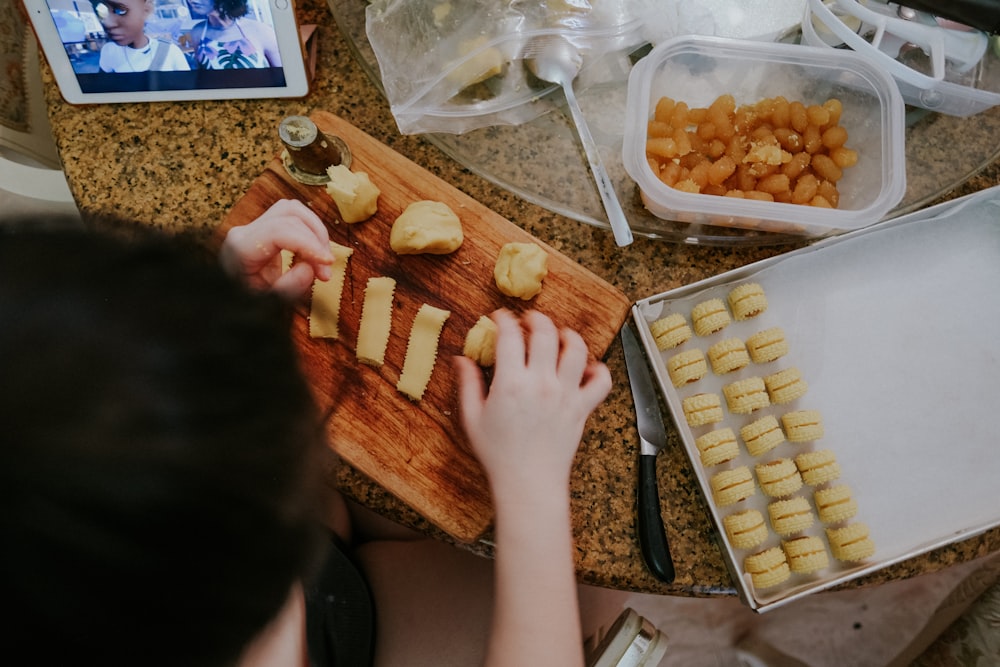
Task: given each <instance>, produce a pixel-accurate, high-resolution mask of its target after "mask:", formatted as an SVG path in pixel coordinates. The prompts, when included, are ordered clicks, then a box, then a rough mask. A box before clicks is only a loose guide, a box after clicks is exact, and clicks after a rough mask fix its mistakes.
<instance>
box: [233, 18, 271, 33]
mask: <svg viewBox="0 0 1000 667" xmlns="http://www.w3.org/2000/svg"><path fill="white" fill-rule="evenodd" d="M239 22H240V28H242V29H243V31H244V32H253V33H255V34H257V35H268V36H269V37H274V28H272V27H271V26H270V25H268V24H267V23H264V22H263V21H258V20H257V19H248V18H246V17H243V18H241V19H239Z"/></svg>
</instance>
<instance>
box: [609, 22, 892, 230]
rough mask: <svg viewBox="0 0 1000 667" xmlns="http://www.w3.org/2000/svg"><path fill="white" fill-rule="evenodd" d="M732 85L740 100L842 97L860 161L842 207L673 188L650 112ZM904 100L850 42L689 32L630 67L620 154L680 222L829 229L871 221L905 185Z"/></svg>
mask: <svg viewBox="0 0 1000 667" xmlns="http://www.w3.org/2000/svg"><path fill="white" fill-rule="evenodd" d="M722 94H730V95H732V96H733V97H734V98H735V100H736V104H737V106H739V105H741V104H753V103H756V102H758V101H759V100H762V99H765V98H772V97H776V96H779V95H781V96H783V97H785V98H786V99H787V100H788V101H789V102H793V101H799V102H802V103H803V104H805V105H807V106H808V105H810V104H822V103H823V102H825V101H826V100H828V99H830V98H837V99H839V100H840V101H841V103H842V105H843V113H842V115H841V120H840V124H841V125H842V126H843V127H844V128H845V129H846V130H847V131H848V141H847V144H846V145H847V146H848V147H849V148H853V149H854V150H856V151H857V152H858V162H857V164H855V165H854V166H852V167H849V168H847V169H845V170H844V176H843V178H842V179H841V180H840V182H839V183H838V186H839V191H840V201H839V206H838V207H837V208H835V209H830V208H819V207H814V206H808V205H801V204H791V203H777V202H767V201H757V200H749V199H736V198H731V197H723V196H717V195H709V194H697V193H689V192H683V191H680V190H676V189H674V188H672V187H670V186H668V185H666V184H665V183H663V182H662V181H661V180H660V179H659V178H658V177H657V175H656V174H655V173H653V170H652V168H650V166H649V163H648V162H647V159H646V139H647V130H648V124H649V120H650V119H651V118H652V117H653V113H654V110H655V108H656V104H657V102H658V101H659V100H660V98H661V97H664V96H667V97H670V98H672V99H674V100H676V101H684V102H686V103H687V104H688V106H689V107H691V108H696V107H707V106H709V105H710V104H711V103H712V102H713V101H714V100H715V99H716V98H717V97H718V96H719V95H722ZM904 126H905V121H904V106H903V100H902V97H901V96H900V93H899V89H898V87H897V85H896V83H895V81H894V80H893V79H892V77H891V76H889V75H888V74H887V73H885V72H884V71H883V70H881V69H879V68H878V67H876V66H874V65H872V64H870V63H868V62H867V61H866V60H865V59H864V58H862V57H861V56H859V55H857V54H855V53H853V52H851V51H845V50H833V49H823V48H820V47H813V46H805V45H798V44H775V43H768V42H753V41H744V40H733V39H724V38H718V37H701V36H683V37H678V38H675V39H672V40H669V41H667V42H664V43H662V44H660V45H659V46H657V47H656V48H655V49H653V50H652V51H651V52H650V53H649V54H648V55H647V56H646V57H645V58H643V59H642V60H641V61H640V62H639V63H638V64H637V65H636V66H635V67H634V68H633V69H632V72H631V74H630V75H629V81H628V99H627V104H626V119H625V132H624V140H623V146H622V151H623V154H622V159H623V161H624V166H625V170H626V172H628V175H629V176H630V177H631V178H632V179H633V180H634V181H635V182H636V184H637V185H638V187H639V191H640V196H641V197H642V200H643V203H644V205H645V206H646V208H647V209H648V210H649V211H650V212H651V213H652V214H653V215H655V216H657V217H659V218H663V219H667V220H676V221H680V222H688V223H699V224H711V225H721V226H729V227H740V228H745V229H758V230H765V231H778V232H783V233H793V234H802V235H806V236H825V235H828V234H832V233H839V232H843V231H849V230H853V229H858V228H861V227H865V226H868V225H871V224H873V223H876V222H878V221H879V220H881V219H882V218H883V217H884V216H885V215H886V214H887V213H888V212H889V211H890V210H891V209H892V208H893V207H894V206H895V205H896V204H897V203H899V201H900V200H901V199H902V197H903V194H904V191H905V189H906V166H905V153H904V134H903V133H904Z"/></svg>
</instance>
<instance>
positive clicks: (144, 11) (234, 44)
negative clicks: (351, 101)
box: [47, 0, 285, 93]
mask: <svg viewBox="0 0 1000 667" xmlns="http://www.w3.org/2000/svg"><path fill="white" fill-rule="evenodd" d="M215 2H220V3H221V2H228V5H229V6H230V7H231V6H233V4H234V3H236V4H237V6H240V5H242V6H241V7H240V11H244V13H243V14H242V16H240V17H239V18H236V19H232V18H229V19H228V25H229V26H233V27H232V29H230V30H229V33H232V34H235V35H236V38H235V40H234V41H230V42H224V41H220V40H214V41H213V40H209V39H208V37H207V36H208V34H209V33H208V30H207V26H208V25H212V24H211V23H208V20H209V19H208V17H207V16H206V14H205V13H204V12H206V10H208V11H211V9H212V5H213V2H212V0H93V2H92V1H91V0H47V4H48V7H49V11H50V14H51V16H52V20H53V22H54V23H55V27H56V30H57V32H58V33H59V38H60V40H61V41H62V43H63V46H64V47H65V49H66V54H67V56H68V57H69V61H70V64H71V66H72V68H73V71H74V72H75V73H76V77H77V81H78V82H79V85H80V90H81V91H82V92H84V93H108V92H111V93H114V92H134V91H152V90H191V89H202V90H204V89H226V88H265V87H283V86H284V85H285V75H284V69H283V68H282V67H281V66H280V64H278V65H272V64H270V63H269V62H268V61H267V59H266V57H265V56H264V49H263V47H262V46H261V43H262V42H263V41H265V40H267V39H268V38H269V39H270V40H271V43H272V44H274V46H275V47H276V41H275V38H274V27H273V26H274V23H273V20H272V18H271V12H270V7H269V5H268V0H215ZM150 6H151V8H152V9H151V11H150ZM143 18H144V19H145V20H143ZM137 35H143V37H137ZM132 39H136V40H137V41H136V42H131V41H130V40H132ZM138 43H143V44H146V45H147V48H145V49H135V48H131V47H133V46H134V45H135V44H138ZM227 49H229V51H227ZM275 50H276V48H275ZM160 52H162V53H160ZM105 68H107V69H110V70H111V71H107V69H105ZM130 70H133V71H130Z"/></svg>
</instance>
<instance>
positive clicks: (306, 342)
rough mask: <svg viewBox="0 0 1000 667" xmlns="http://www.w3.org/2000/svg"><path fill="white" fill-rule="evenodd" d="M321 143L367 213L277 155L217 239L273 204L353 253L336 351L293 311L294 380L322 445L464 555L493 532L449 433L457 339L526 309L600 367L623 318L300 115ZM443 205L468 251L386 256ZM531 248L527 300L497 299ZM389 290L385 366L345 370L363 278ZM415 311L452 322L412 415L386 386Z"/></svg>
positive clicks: (600, 292) (355, 135)
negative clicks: (532, 275) (501, 279)
mask: <svg viewBox="0 0 1000 667" xmlns="http://www.w3.org/2000/svg"><path fill="white" fill-rule="evenodd" d="M311 118H312V120H313V121H314V122H315V123H316V125H317V126H318V127H319V128H320V129H321V130H322V131H323V133H324V134H326V135H327V136H336V137H340V138H341V139H343V140H344V141H345V142H346V143H347V145H348V146H349V148H350V150H351V153H352V156H353V163H352V165H351V169H352V171H363V172H366V173H368V175H369V177H370V178H371V180H372V182H373V183H375V185H377V186H378V187H379V189H380V190H381V192H382V194H381V196H380V197H379V206H378V212H377V213H376V214H375V216H374V217H373V218H371V219H369V220H367V221H365V222H361V223H357V224H353V225H348V224H345V223H343V222H342V221H341V220H340V217H339V215H338V212H337V208H336V205H335V204H334V203H333V200H332V199H331V198H330V197H329V195H327V193H326V192H325V190H324V188H323V187H322V186H310V185H305V184H302V183H299V182H297V181H295V180H294V179H292V178H291V177H290V176H289V175H288V173H287V172H286V171H285V168H284V166H283V165H282V162H281V159H280V156H278V157H275V159H274V160H272V162H271V163H270V164H269V165H268V166H267V168H266V169H265V171H264V173H263V174H261V175H260V176H259V177H258V178H257V179H256V180H255V181H254V182H253V184H252V185H251V187H250V189H249V190H248V191H247V193H246V194H245V195H244V196H243V197H242V198H241V199H240V200H239V201H238V202H237V203H236V204H235V205H234V206H233V208H232V210H231V211H230V213H229V215H228V216H227V217H226V219H225V221H224V222H223V225H222V227H221V228H220V230H219V235H220V237H221V236H222V235H224V234H225V232H226V231H227V230H228V229H230V228H231V227H233V226H236V225H241V224H246V223H248V222H250V221H252V220H254V219H255V218H257V217H258V216H259V215H261V214H262V213H263V212H264V211H265V210H267V208H268V207H270V206H271V205H272V204H273V203H274V202H276V201H277V200H279V199H284V198H289V199H300V200H302V201H303V202H305V203H306V204H308V205H309V206H310V207H311V208H312V209H313V210H315V211H316V212H317V213H318V214H319V216H320V218H322V219H323V220H324V221H326V222H327V223H328V227H329V229H330V238H331V240H333V241H335V242H337V243H340V244H342V245H346V246H348V247H350V248H353V249H354V254H353V255H352V257H351V259H350V263H349V265H348V269H347V278H346V281H345V286H344V295H343V301H342V303H341V314H340V338H339V340H335V341H334V340H320V339H313V338H310V337H309V334H308V321H307V317H308V302H304V303H303V304H301V307H300V308H299V311H298V314H297V316H296V318H295V325H294V331H293V335H294V338H295V341H296V343H297V345H298V347H299V350H300V351H301V359H302V367H303V370H304V372H305V374H306V375H307V377H308V379H309V381H310V382H311V384H312V387H313V391H314V392H315V395H316V397H317V401H318V403H319V406H320V408H321V409H322V410H324V411H326V413H327V414H329V420H328V429H329V437H330V444H331V446H332V447H333V448H334V449H335V450H336V451H337V452H338V453H339V454H340V456H341V457H343V459H345V460H346V461H348V462H349V463H351V464H352V465H353V466H355V467H356V468H357V469H359V470H361V471H362V472H364V473H365V474H367V475H369V476H370V477H372V478H373V479H374V480H376V481H377V482H378V483H380V484H381V485H383V486H384V487H385V488H386V489H388V490H389V491H390V492H392V493H394V494H395V495H397V496H398V497H399V498H401V499H402V500H404V501H405V502H406V503H408V504H409V505H411V506H412V507H413V508H414V509H416V510H417V511H418V512H419V513H421V514H422V515H423V516H425V517H426V518H427V519H428V520H429V521H431V522H432V523H434V524H435V525H437V526H438V527H440V528H441V529H442V530H444V531H445V532H447V533H448V534H450V535H452V536H453V537H455V538H456V539H458V540H461V541H465V542H471V541H474V540H475V539H476V538H478V537H479V536H481V535H482V534H483V533H484V532H485V531H486V530H487V529H488V528H489V527H490V524H491V522H492V517H493V509H492V504H491V501H490V497H489V488H488V485H487V480H486V477H485V475H484V473H483V471H482V469H481V467H480V465H479V463H478V462H477V461H476V459H475V457H474V456H473V455H472V453H471V451H470V450H469V447H468V443H467V441H466V439H465V436H464V434H463V432H462V429H461V426H460V423H459V418H458V417H459V414H458V399H457V391H456V382H455V377H454V373H453V372H452V367H451V364H450V358H451V357H453V356H454V355H457V354H461V352H462V345H463V341H464V339H465V334H466V332H467V331H468V330H469V329H470V328H471V327H472V326H473V325H474V324H475V322H476V320H477V319H478V318H479V316H480V315H484V314H489V313H490V312H492V311H494V310H496V309H497V308H501V307H503V308H508V309H511V310H513V311H517V312H521V311H524V310H526V309H529V308H533V309H537V310H539V311H541V312H543V313H545V314H547V315H548V316H550V317H551V318H552V319H553V320H554V321H555V323H556V324H557V325H559V326H567V327H572V328H574V329H576V330H577V331H579V332H580V334H581V335H582V336H583V338H584V340H585V341H586V342H587V344H588V347H589V348H590V351H591V353H592V354H594V355H595V356H596V357H603V355H604V354H605V352H606V351H607V349H608V347H609V345H610V344H611V341H612V340H613V339H614V338H615V336H616V335H617V333H618V331H619V329H620V328H621V325H622V323H623V322H624V321H625V318H626V317H627V315H628V311H629V306H630V301H629V300H628V298H627V297H626V296H625V295H624V294H623V293H622V292H620V291H619V290H617V289H616V288H614V287H613V286H612V285H610V284H609V283H607V282H605V281H604V280H602V279H601V278H599V277H597V276H596V275H594V274H593V273H591V272H589V271H588V270H586V269H584V268H583V267H582V266H580V265H579V264H577V263H576V262H574V261H572V260H571V259H569V258H567V257H566V256H564V255H562V254H560V253H559V252H557V251H556V250H554V249H553V248H551V247H550V246H547V245H546V244H544V243H542V242H540V241H538V240H537V239H535V238H534V237H532V236H531V235H529V234H528V233H527V232H525V231H524V230H522V229H521V228H520V227H518V226H517V225H515V224H513V223H512V222H510V221H509V220H507V219H505V218H503V217H502V216H500V215H498V214H497V213H495V212H493V211H492V210H490V209H488V208H486V207H485V206H483V205H482V204H480V203H479V202H477V201H475V200H474V199H472V198H471V197H469V196H468V195H466V194H464V193H463V192H461V191H460V190H458V189H456V188H455V187H453V186H451V185H449V184H448V183H446V182H445V181H443V180H441V179H440V178H438V177H436V176H434V175H433V174H431V173H430V172H428V171H427V170H425V169H423V168H422V167H420V166H419V165H417V164H415V163H413V162H412V161H410V160H408V159H407V158H405V157H403V156H402V155H400V154H398V153H396V152H395V151H393V150H392V149H390V148H388V147H387V146H385V145H384V144H382V143H381V142H379V141H377V140H376V139H374V138H372V137H371V136H369V135H367V134H365V133H364V132H362V131H361V130H359V129H357V128H355V127H354V126H353V125H351V124H350V123H348V122H347V121H345V120H343V119H341V118H339V117H337V116H334V115H333V114H329V113H326V112H322V111H316V112H314V113H313V114H312V115H311ZM423 199H430V200H435V201H441V202H444V203H445V204H447V205H448V206H450V207H451V208H452V210H454V211H455V213H457V214H458V216H459V218H461V220H462V225H463V229H464V236H465V240H464V242H463V244H462V246H461V248H459V249H458V250H457V251H456V252H455V253H453V254H451V255H411V256H398V255H396V254H395V253H394V252H393V251H392V250H391V249H390V247H389V232H390V229H391V227H392V223H393V222H394V221H395V219H396V217H397V216H398V215H399V214H400V213H402V211H403V210H404V209H405V208H406V206H408V205H409V204H411V203H412V202H414V201H419V200H423ZM512 241H517V242H529V241H530V242H535V243H538V244H539V245H541V246H542V247H543V248H545V250H546V251H547V252H548V253H549V274H548V277H546V279H545V281H544V283H543V285H544V287H543V289H542V292H541V294H539V295H538V296H537V297H535V298H534V299H533V300H531V301H527V302H524V301H521V300H519V299H514V298H511V297H507V296H504V295H503V294H502V293H500V291H499V290H498V289H497V287H496V285H495V283H494V281H493V266H494V263H495V260H496V257H497V254H498V253H499V251H500V248H501V247H502V246H503V245H504V244H505V243H508V242H512ZM373 276H389V277H392V278H394V279H395V280H396V283H397V287H396V293H395V299H394V310H393V322H392V333H391V335H390V338H389V345H388V348H387V350H386V355H385V363H384V365H383V366H382V367H381V368H373V367H371V366H368V365H366V364H362V363H359V362H358V361H357V360H356V358H355V352H354V349H355V344H356V341H357V333H358V323H359V321H360V317H361V306H362V303H363V299H364V288H365V284H366V282H367V280H368V278H370V277H373ZM423 303H428V304H430V305H432V306H436V307H438V308H443V309H446V310H449V311H451V316H450V317H449V318H448V321H447V322H446V323H445V325H444V329H443V331H442V333H441V338H440V344H439V351H438V360H437V364H436V366H435V369H434V373H433V375H432V377H431V381H430V383H429V384H428V387H427V390H426V392H425V394H424V396H423V399H422V400H421V401H419V402H413V401H411V400H409V399H408V398H406V397H405V396H404V395H403V394H401V393H400V392H398V391H397V390H396V388H395V386H396V382H397V380H398V379H399V375H400V372H401V369H402V365H403V359H404V356H405V354H406V343H407V339H408V335H409V330H410V326H411V324H412V322H413V318H414V316H415V315H416V312H417V309H418V308H419V307H420V306H421V304H423Z"/></svg>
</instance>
